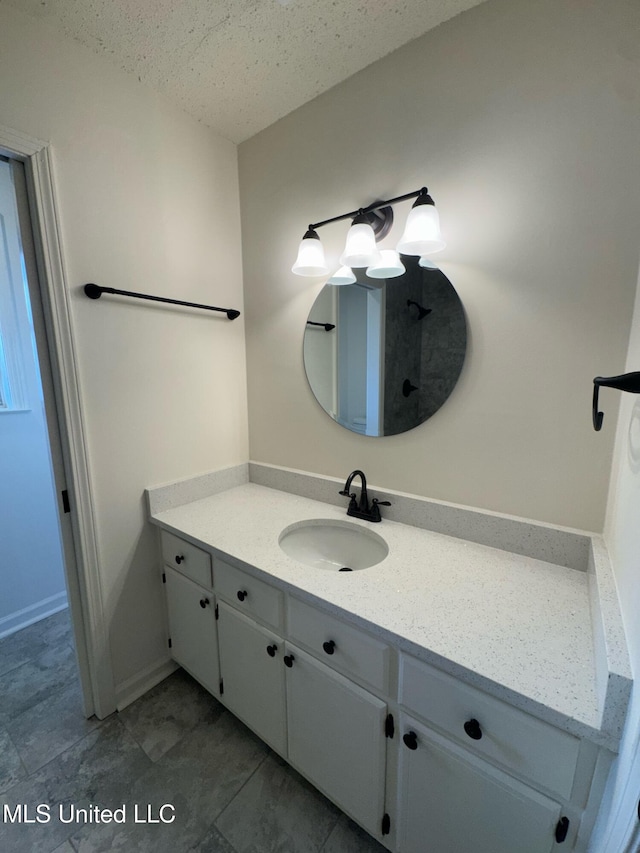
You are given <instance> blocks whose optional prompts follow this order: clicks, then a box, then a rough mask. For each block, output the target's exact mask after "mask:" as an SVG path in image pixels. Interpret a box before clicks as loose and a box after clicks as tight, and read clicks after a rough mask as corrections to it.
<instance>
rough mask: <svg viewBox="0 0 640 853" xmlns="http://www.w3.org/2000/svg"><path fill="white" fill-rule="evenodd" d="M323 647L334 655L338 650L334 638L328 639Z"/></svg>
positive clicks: (329, 653)
mask: <svg viewBox="0 0 640 853" xmlns="http://www.w3.org/2000/svg"><path fill="white" fill-rule="evenodd" d="M322 648H323V649H324V650H325V652H326V653H327V654H328V655H332V654H333V653H334V652H335V650H336V644H335V643H334V641H333V640H327V642H326V643H323V644H322Z"/></svg>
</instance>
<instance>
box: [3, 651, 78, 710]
mask: <svg viewBox="0 0 640 853" xmlns="http://www.w3.org/2000/svg"><path fill="white" fill-rule="evenodd" d="M77 679H78V669H77V664H76V658H75V653H74V651H73V649H72V648H71V647H70V646H69V645H67V644H66V643H62V644H61V645H59V646H54V647H52V648H50V649H48V650H47V651H44V652H41V653H40V654H39V655H38V656H37V657H35V658H33V659H32V660H30V661H28V662H27V663H24V664H22V666H19V667H17V668H16V669H13V670H11V672H7V673H5V674H4V675H3V676H1V677H0V723H4V724H5V725H6V723H7V722H8V721H9V720H13V719H15V718H16V717H17V716H18V715H20V714H22V713H24V712H25V711H26V710H28V709H29V708H31V707H32V706H33V705H36V704H38V703H39V702H42V701H43V700H45V699H48V698H49V697H50V696H51V695H52V694H54V693H57V691H58V690H61V689H62V688H63V687H67V686H68V685H70V684H74V683H77Z"/></svg>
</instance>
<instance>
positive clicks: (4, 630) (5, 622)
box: [0, 592, 69, 640]
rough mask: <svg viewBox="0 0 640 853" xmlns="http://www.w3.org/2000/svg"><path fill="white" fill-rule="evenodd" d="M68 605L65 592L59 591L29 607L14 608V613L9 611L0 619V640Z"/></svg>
mask: <svg viewBox="0 0 640 853" xmlns="http://www.w3.org/2000/svg"><path fill="white" fill-rule="evenodd" d="M68 606H69V602H68V601H67V593H66V592H59V593H57V594H56V595H51V596H50V597H49V598H43V599H42V601H38V602H36V603H35V604H30V605H29V607H24V608H23V609H22V610H16V612H15V613H9V615H8V616H3V617H2V618H1V619H0V640H1V639H2V638H3V637H8V636H9V635H10V634H15V632H16V631H20V630H22V628H28V627H29V625H33V624H34V623H35V622H39V621H40V620H41V619H46V617H47V616H53V614H54V613H58V612H59V611H60V610H64V609H65V607H68Z"/></svg>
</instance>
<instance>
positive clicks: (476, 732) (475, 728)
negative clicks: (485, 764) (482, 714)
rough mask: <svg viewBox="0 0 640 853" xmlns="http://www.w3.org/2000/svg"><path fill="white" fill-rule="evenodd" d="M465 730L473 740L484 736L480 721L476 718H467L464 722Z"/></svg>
mask: <svg viewBox="0 0 640 853" xmlns="http://www.w3.org/2000/svg"><path fill="white" fill-rule="evenodd" d="M464 730H465V732H466V733H467V734H468V735H469V737H470V738H471V740H480V738H481V737H482V729H481V728H480V723H479V722H478V721H477V720H476V719H471V720H467V722H466V723H465V724H464Z"/></svg>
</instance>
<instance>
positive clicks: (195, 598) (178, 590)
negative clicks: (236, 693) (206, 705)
mask: <svg viewBox="0 0 640 853" xmlns="http://www.w3.org/2000/svg"><path fill="white" fill-rule="evenodd" d="M165 574H166V578H167V583H166V593H167V612H168V615H169V636H170V637H171V656H172V657H173V659H174V660H175V661H177V662H178V663H179V664H180V665H181V666H183V667H184V668H185V669H186V670H187V672H189V673H190V674H191V675H192V676H193V677H194V678H195V679H197V680H198V681H199V682H200V684H202V686H203V687H206V688H207V690H208V691H209V692H210V693H213V694H214V696H218V695H219V694H220V669H219V666H218V640H217V632H216V615H215V603H214V600H213V594H212V593H211V592H210V591H208V590H204V589H202V587H199V586H198V585H197V584H195V583H193V581H190V580H189V579H188V578H185V577H184V576H183V575H181V574H179V573H178V572H175V571H174V570H173V569H170V568H169V567H168V566H167V567H166V568H165Z"/></svg>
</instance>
